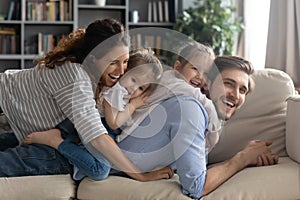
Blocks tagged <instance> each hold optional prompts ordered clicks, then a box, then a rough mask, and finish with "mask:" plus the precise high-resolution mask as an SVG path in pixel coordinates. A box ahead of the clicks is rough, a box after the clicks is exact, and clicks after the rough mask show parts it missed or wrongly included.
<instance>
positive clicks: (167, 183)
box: [77, 157, 300, 200]
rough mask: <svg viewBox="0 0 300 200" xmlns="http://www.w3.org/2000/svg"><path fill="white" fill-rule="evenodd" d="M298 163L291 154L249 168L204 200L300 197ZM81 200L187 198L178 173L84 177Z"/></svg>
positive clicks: (278, 199) (170, 199)
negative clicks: (157, 177) (141, 178)
mask: <svg viewBox="0 0 300 200" xmlns="http://www.w3.org/2000/svg"><path fill="white" fill-rule="evenodd" d="M299 173H300V172H299V165H298V164H297V163H295V162H294V161H292V160H291V159H289V158H288V157H281V158H280V159H279V164H277V165H273V166H266V167H253V168H247V169H244V170H242V171H240V172H239V173H238V174H236V175H234V176H233V177H232V178H231V179H229V180H228V181H227V182H225V183H224V184H223V185H221V186H220V187H219V188H217V189H216V190H215V191H213V192H212V193H210V194H208V195H207V196H204V197H202V198H201V200H216V199H217V200H227V199H234V200H253V199H260V200H270V199H272V200H282V199H300V191H299V185H300V182H299V177H300V174H299ZM77 197H78V199H80V200H96V199H106V200H120V199H124V200H125V199H128V200H150V199H151V200H152V199H160V200H185V199H186V200H188V199H190V198H188V197H187V196H184V195H183V194H182V193H181V189H180V184H179V180H178V176H177V175H175V176H174V177H173V178H172V179H170V180H161V181H152V182H143V183H142V182H138V181H135V180H132V179H129V178H123V177H118V176H110V177H108V179H106V180H103V181H92V180H91V179H88V178H85V179H84V180H83V181H82V182H81V183H80V184H79V187H78V193H77Z"/></svg>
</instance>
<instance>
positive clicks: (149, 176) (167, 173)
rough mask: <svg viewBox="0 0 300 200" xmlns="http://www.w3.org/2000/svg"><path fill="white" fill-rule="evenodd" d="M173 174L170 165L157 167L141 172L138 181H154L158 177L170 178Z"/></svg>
mask: <svg viewBox="0 0 300 200" xmlns="http://www.w3.org/2000/svg"><path fill="white" fill-rule="evenodd" d="M173 176H174V171H173V170H172V169H171V167H163V168H159V169H155V170H153V171H151V172H146V173H143V174H142V177H143V178H142V179H139V181H142V182H146V181H155V180H160V179H170V178H172V177H173Z"/></svg>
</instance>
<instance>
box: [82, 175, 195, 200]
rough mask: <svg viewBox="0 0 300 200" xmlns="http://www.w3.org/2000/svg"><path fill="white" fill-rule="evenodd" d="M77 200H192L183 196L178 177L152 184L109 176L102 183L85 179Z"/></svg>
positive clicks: (152, 182)
mask: <svg viewBox="0 0 300 200" xmlns="http://www.w3.org/2000/svg"><path fill="white" fill-rule="evenodd" d="M77 198H78V199H80V200H83V199H85V200H88V199H89V200H92V199H93V200H96V199H105V200H120V199H122V200H126V199H128V200H144V199H149V200H150V199H161V200H165V199H171V200H177V199H178V200H190V198H189V197H187V196H185V195H184V194H182V192H181V188H180V183H179V179H178V176H177V175H175V176H174V177H173V178H172V179H170V180H160V181H151V182H139V181H136V180H133V179H130V178H125V177H120V176H109V177H108V178H107V179H106V180H102V181H93V180H91V179H89V178H85V179H84V180H83V181H82V182H81V183H80V184H79V186H78V192H77Z"/></svg>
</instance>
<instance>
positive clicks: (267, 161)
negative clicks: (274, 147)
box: [256, 141, 278, 167]
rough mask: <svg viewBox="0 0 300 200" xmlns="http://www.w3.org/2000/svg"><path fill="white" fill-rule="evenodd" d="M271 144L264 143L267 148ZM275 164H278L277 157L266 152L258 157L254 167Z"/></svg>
mask: <svg viewBox="0 0 300 200" xmlns="http://www.w3.org/2000/svg"><path fill="white" fill-rule="evenodd" d="M271 144H272V142H271V141H267V142H266V145H267V146H270V145H271ZM277 163H278V155H275V154H273V153H272V151H270V150H268V151H266V152H264V153H262V154H261V155H259V156H258V158H257V163H256V166H257V167H260V166H267V165H275V164H277Z"/></svg>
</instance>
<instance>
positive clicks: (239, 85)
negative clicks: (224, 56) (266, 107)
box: [210, 68, 250, 120]
mask: <svg viewBox="0 0 300 200" xmlns="http://www.w3.org/2000/svg"><path fill="white" fill-rule="evenodd" d="M220 78H221V79H222V81H221V82H222V83H223V84H220V82H218V81H214V82H213V83H212V85H211V87H210V98H211V99H212V101H213V102H214V104H215V106H216V108H217V112H218V114H219V117H220V118H221V119H225V120H228V119H230V118H231V117H232V115H233V114H234V113H235V112H236V110H237V109H239V108H240V107H241V106H242V105H243V104H244V103H245V97H246V94H247V92H248V90H249V88H248V83H249V78H250V77H249V75H248V74H247V73H246V72H244V71H242V70H240V69H235V68H228V69H225V70H223V71H222V72H221V73H220V74H219V75H218V77H217V78H216V80H217V79H220Z"/></svg>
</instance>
